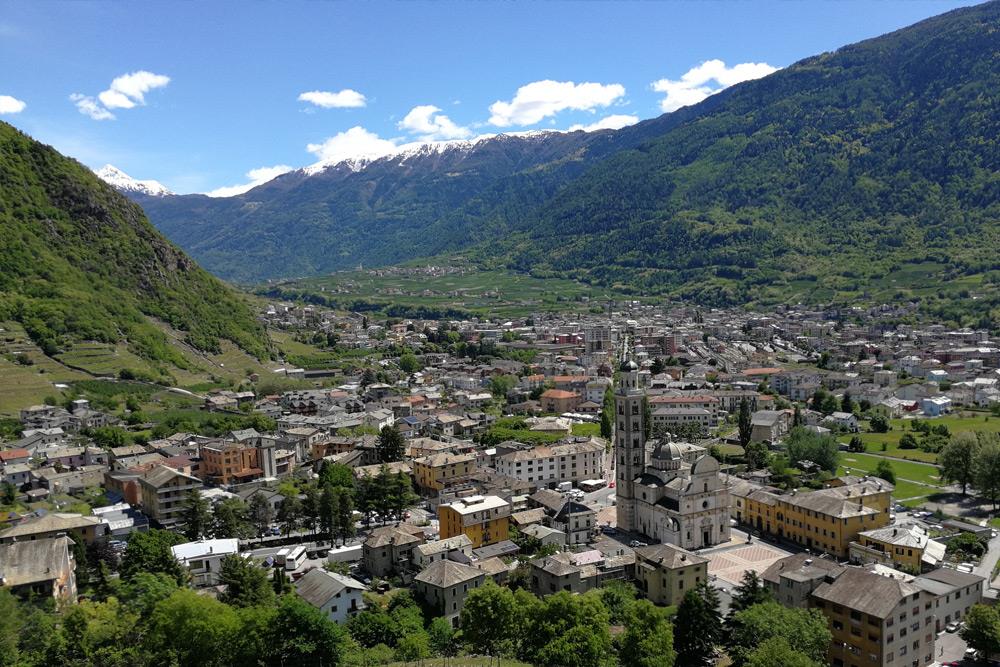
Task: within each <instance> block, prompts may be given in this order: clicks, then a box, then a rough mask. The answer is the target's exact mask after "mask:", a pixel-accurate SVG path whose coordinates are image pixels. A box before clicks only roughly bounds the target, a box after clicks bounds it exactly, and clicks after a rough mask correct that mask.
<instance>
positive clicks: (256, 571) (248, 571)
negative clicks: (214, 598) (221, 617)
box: [219, 554, 274, 607]
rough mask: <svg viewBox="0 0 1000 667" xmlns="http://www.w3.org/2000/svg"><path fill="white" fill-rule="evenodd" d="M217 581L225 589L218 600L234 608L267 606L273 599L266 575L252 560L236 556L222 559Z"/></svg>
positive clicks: (232, 555) (231, 555) (230, 555)
mask: <svg viewBox="0 0 1000 667" xmlns="http://www.w3.org/2000/svg"><path fill="white" fill-rule="evenodd" d="M219 580H220V581H221V583H222V584H223V585H224V586H225V587H226V590H225V592H224V593H223V594H222V595H220V596H219V599H220V600H222V601H223V602H225V603H226V604H230V605H233V606H234V607H253V606H254V605H263V604H269V603H270V602H271V600H272V599H273V598H274V593H273V592H272V591H271V585H270V583H269V582H268V580H267V573H266V572H265V571H264V570H263V569H262V568H261V567H259V566H258V565H257V564H256V563H254V562H253V560H252V559H249V558H243V557H242V556H239V555H237V554H229V555H227V556H225V557H223V559H222V564H221V569H220V570H219Z"/></svg>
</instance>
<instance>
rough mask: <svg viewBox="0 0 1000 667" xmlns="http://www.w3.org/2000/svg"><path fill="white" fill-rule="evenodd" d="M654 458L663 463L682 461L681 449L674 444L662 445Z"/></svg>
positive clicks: (657, 449) (654, 452)
mask: <svg viewBox="0 0 1000 667" xmlns="http://www.w3.org/2000/svg"><path fill="white" fill-rule="evenodd" d="M653 458H654V459H658V460H661V461H680V460H681V458H682V457H681V448H680V447H678V446H677V445H676V444H674V443H672V442H665V443H660V445H659V446H657V448H656V449H655V450H654V451H653Z"/></svg>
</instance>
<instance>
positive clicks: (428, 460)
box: [413, 452, 476, 495]
mask: <svg viewBox="0 0 1000 667" xmlns="http://www.w3.org/2000/svg"><path fill="white" fill-rule="evenodd" d="M475 471H476V455H475V454H471V453H470V454H453V453H449V452H442V453H440V454H431V455H430V456H421V457H420V458H417V459H414V460H413V477H414V479H415V480H416V483H417V489H418V490H419V491H420V492H421V493H429V494H435V495H436V494H437V493H438V492H440V491H441V490H442V489H444V488H445V487H447V486H451V485H452V484H454V483H456V482H458V481H461V480H464V479H467V478H468V477H469V476H470V475H472V474H473V473H474V472H475Z"/></svg>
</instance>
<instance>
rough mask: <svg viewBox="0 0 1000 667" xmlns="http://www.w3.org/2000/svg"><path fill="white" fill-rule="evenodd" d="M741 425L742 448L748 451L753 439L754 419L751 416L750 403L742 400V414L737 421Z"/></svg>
mask: <svg viewBox="0 0 1000 667" xmlns="http://www.w3.org/2000/svg"><path fill="white" fill-rule="evenodd" d="M737 423H738V425H739V437H740V446H742V447H743V448H744V449H746V446H747V445H749V444H750V440H751V438H752V437H753V418H752V417H751V416H750V401H748V400H747V399H745V398H743V399H740V413H739V418H738V421H737Z"/></svg>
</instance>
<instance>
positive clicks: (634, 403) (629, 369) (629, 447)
mask: <svg viewBox="0 0 1000 667" xmlns="http://www.w3.org/2000/svg"><path fill="white" fill-rule="evenodd" d="M619 371H620V377H621V381H620V382H619V384H618V387H617V389H616V391H615V467H616V469H617V471H618V474H617V479H616V482H615V484H616V487H617V490H616V497H617V503H616V508H617V517H618V528H619V529H621V530H626V531H635V530H636V529H637V526H638V519H637V517H636V503H635V490H634V488H633V486H634V481H635V479H636V478H637V477H639V476H641V475H642V474H643V472H644V471H645V469H646V437H645V432H646V431H645V426H646V425H645V424H644V423H643V421H644V420H645V414H644V412H645V411H644V410H643V401H644V400H645V394H644V392H643V391H642V390H641V389H640V388H639V367H638V366H637V365H636V363H635V362H634V361H632V360H630V359H625V360H624V361H622V364H621V367H620V368H619Z"/></svg>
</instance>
